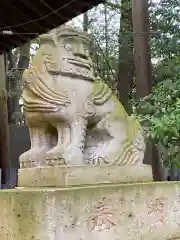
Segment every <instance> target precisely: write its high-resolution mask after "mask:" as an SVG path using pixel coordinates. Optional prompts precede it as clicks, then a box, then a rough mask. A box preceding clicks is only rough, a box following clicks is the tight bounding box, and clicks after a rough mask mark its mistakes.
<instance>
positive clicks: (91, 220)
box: [0, 182, 180, 240]
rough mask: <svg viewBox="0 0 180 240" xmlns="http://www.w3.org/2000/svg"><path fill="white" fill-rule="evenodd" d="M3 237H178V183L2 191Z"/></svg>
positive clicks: (0, 231) (114, 239)
mask: <svg viewBox="0 0 180 240" xmlns="http://www.w3.org/2000/svg"><path fill="white" fill-rule="evenodd" d="M0 206H1V207H0V217H1V220H0V239H2V240H31V239H32V240H60V239H63V240H141V239H145V240H159V239H161V240H170V239H179V238H180V183H176V182H167V183H166V182H164V183H145V184H143V183H136V184H117V185H113V184H112V185H101V186H100V185H98V186H96V185H94V186H86V187H71V188H61V189H60V188H41V189H40V188H39V189H38V188H34V189H33V188H31V189H28V188H20V189H15V190H13V189H11V190H2V191H0Z"/></svg>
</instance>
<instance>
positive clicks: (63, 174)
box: [18, 165, 152, 187]
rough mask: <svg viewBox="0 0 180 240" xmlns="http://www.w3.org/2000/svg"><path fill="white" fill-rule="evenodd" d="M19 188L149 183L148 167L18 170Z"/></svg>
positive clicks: (150, 179) (74, 167) (150, 172)
mask: <svg viewBox="0 0 180 240" xmlns="http://www.w3.org/2000/svg"><path fill="white" fill-rule="evenodd" d="M18 179H19V180H18V181H19V182H18V186H19V187H52V186H53V187H65V186H76V185H89V184H107V183H130V182H151V181H152V168H151V166H149V165H124V166H103V165H99V166H86V165H82V166H57V167H55V166H54V167H41V168H24V169H20V170H19V178H18Z"/></svg>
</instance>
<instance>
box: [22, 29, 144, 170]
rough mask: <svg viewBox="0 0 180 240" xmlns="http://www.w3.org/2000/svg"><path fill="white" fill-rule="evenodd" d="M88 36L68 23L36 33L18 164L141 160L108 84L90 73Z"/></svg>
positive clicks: (129, 121)
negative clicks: (26, 145) (25, 143)
mask: <svg viewBox="0 0 180 240" xmlns="http://www.w3.org/2000/svg"><path fill="white" fill-rule="evenodd" d="M90 41H91V40H90V38H89V36H88V35H87V34H85V33H82V32H77V31H76V30H74V29H71V28H67V27H65V28H61V29H56V30H53V31H51V32H50V33H48V34H44V35H42V36H41V37H40V42H41V44H40V48H39V50H38V52H37V54H36V56H35V57H34V59H33V63H32V66H31V68H29V69H27V70H26V71H25V72H24V74H23V82H24V90H23V100H24V113H25V117H26V120H27V123H28V127H29V133H30V138H31V149H30V150H29V151H27V152H25V153H24V154H22V155H21V156H20V165H21V168H23V167H38V166H42V165H50V166H55V165H61V164H71V165H74V164H78V165H81V164H110V165H113V164H114V165H115V164H117V165H121V164H122V165H123V164H142V161H143V158H144V151H145V143H144V138H143V135H142V130H141V127H140V125H139V123H138V122H137V121H136V119H135V118H134V117H133V116H128V114H127V113H126V111H125V110H124V108H123V106H122V105H121V103H120V102H119V101H118V99H117V98H116V97H115V96H114V95H113V93H112V91H111V89H110V88H109V87H108V86H107V85H106V84H105V83H104V82H103V81H101V80H100V79H95V77H94V74H93V63H92V60H91V58H90V55H89V47H90Z"/></svg>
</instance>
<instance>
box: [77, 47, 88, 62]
mask: <svg viewBox="0 0 180 240" xmlns="http://www.w3.org/2000/svg"><path fill="white" fill-rule="evenodd" d="M74 55H75V56H77V57H80V58H84V59H88V55H87V53H86V51H85V49H84V46H83V44H80V45H79V46H78V47H77V48H75V49H74Z"/></svg>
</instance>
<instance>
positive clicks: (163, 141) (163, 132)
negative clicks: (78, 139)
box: [135, 57, 180, 165]
mask: <svg viewBox="0 0 180 240" xmlns="http://www.w3.org/2000/svg"><path fill="white" fill-rule="evenodd" d="M179 66H180V59H178V58H176V57H175V58H174V59H171V60H169V59H168V60H165V61H163V62H162V63H161V64H160V65H159V66H157V67H156V69H155V74H156V78H157V79H158V83H156V84H155V85H154V86H153V91H152V93H151V94H150V95H149V96H147V97H145V98H143V99H140V101H136V102H135V109H136V113H138V117H139V119H140V121H141V124H142V125H143V127H144V130H145V133H146V136H147V137H148V138H149V139H150V140H153V141H154V142H155V143H157V144H158V145H159V144H160V145H161V146H163V148H165V149H166V150H167V152H168V154H167V157H166V162H165V164H166V165H169V163H170V162H171V163H172V161H173V162H175V163H176V164H177V165H179V163H180V161H179V159H180V71H179V70H180V67H179ZM160 80H161V81H160Z"/></svg>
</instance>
